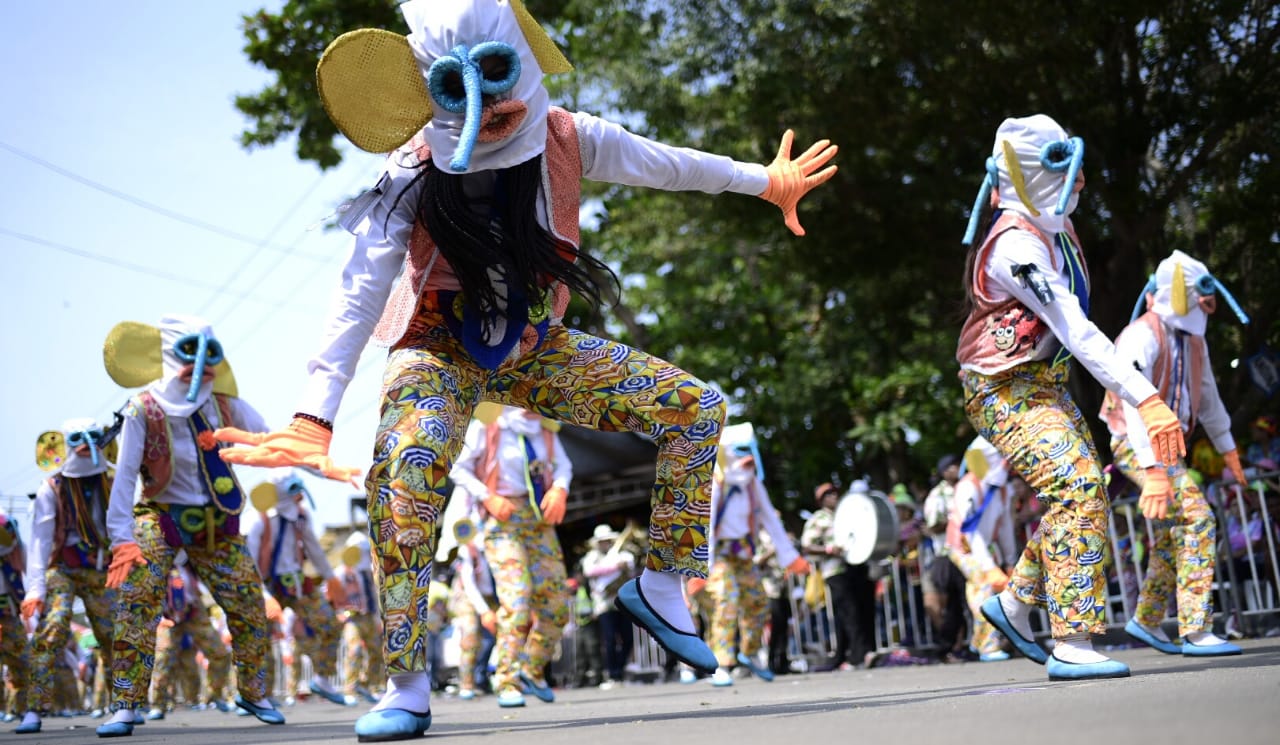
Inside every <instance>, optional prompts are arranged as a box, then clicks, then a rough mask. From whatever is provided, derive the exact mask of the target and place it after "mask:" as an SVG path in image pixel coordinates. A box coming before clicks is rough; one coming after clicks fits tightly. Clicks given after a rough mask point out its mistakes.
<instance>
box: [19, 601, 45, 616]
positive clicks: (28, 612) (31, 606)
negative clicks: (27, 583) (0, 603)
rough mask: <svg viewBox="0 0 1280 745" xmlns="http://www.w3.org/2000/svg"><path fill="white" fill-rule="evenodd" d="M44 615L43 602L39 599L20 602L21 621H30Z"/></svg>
mask: <svg viewBox="0 0 1280 745" xmlns="http://www.w3.org/2000/svg"><path fill="white" fill-rule="evenodd" d="M43 614H44V601H43V600H41V599H40V598H27V599H26V600H23V601H22V620H24V621H30V620H31V619H32V618H33V617H35V616H39V615H43Z"/></svg>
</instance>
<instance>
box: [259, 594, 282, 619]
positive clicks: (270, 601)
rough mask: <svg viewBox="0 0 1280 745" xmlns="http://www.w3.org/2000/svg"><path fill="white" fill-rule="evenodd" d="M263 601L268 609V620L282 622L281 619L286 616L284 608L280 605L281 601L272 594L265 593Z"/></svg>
mask: <svg viewBox="0 0 1280 745" xmlns="http://www.w3.org/2000/svg"><path fill="white" fill-rule="evenodd" d="M262 602H263V604H264V605H265V606H266V609H267V620H268V621H270V622H271V623H280V619H281V618H283V617H284V608H281V607H280V601H279V600H276V599H275V598H274V597H272V596H270V595H264V596H263V597H262Z"/></svg>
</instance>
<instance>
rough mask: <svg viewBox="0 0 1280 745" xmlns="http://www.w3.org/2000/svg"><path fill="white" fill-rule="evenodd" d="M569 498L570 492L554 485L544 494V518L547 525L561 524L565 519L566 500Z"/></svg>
mask: <svg viewBox="0 0 1280 745" xmlns="http://www.w3.org/2000/svg"><path fill="white" fill-rule="evenodd" d="M568 500H569V492H567V491H565V490H564V489H563V488H562V487H559V486H553V487H551V488H550V489H548V490H547V493H546V494H543V495H542V520H543V522H545V523H546V524H547V525H559V524H560V521H561V520H564V510H565V502H567V501H568Z"/></svg>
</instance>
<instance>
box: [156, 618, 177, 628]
mask: <svg viewBox="0 0 1280 745" xmlns="http://www.w3.org/2000/svg"><path fill="white" fill-rule="evenodd" d="M173 626H174V623H173V619H172V618H165V617H164V616H160V626H159V628H162V629H171V628H173Z"/></svg>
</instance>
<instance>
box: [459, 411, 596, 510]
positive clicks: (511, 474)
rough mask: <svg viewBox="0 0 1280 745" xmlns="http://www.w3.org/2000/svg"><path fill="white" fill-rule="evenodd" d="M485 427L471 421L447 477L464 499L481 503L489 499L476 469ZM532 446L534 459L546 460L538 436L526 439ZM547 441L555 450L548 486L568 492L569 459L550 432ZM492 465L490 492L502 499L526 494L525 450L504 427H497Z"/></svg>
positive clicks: (478, 464) (571, 477)
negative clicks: (494, 475)
mask: <svg viewBox="0 0 1280 745" xmlns="http://www.w3.org/2000/svg"><path fill="white" fill-rule="evenodd" d="M485 429H486V428H485V425H484V424H481V423H480V422H478V421H474V420H473V421H472V422H471V425H470V426H468V427H467V435H466V439H465V441H464V442H463V445H462V452H461V453H459V454H458V459H457V460H456V461H454V464H453V470H452V471H450V472H449V478H451V479H453V482H454V483H455V484H457V485H458V486H460V487H462V489H463V490H464V491H466V492H467V494H468V496H470V497H471V499H472V500H473V501H474V500H482V499H484V498H485V497H487V496H489V487H488V486H487V485H485V483H484V481H483V480H481V478H480V474H477V472H476V469H477V468H479V467H480V465H481V458H482V456H484V454H485V447H486V442H485V441H486V439H487V438H486V434H485ZM528 441H529V443H530V444H531V445H533V452H534V455H535V456H536V459H537V460H540V461H543V462H544V463H545V462H547V461H548V458H547V445H546V442H544V440H543V436H542V433H540V432H539V433H538V434H535V435H533V436H531V437H529V438H528ZM551 442H552V445H553V447H554V448H555V451H556V452H555V459H554V460H553V461H552V462H551V472H552V482H551V486H552V487H556V486H558V487H560V488H561V489H564V490H566V491H568V489H569V482H570V481H572V480H573V463H571V462H570V461H569V456H568V455H567V454H566V453H565V451H564V444H563V443H562V442H560V435H559V434H558V433H553V434H552V436H551ZM497 449H498V452H497V459H496V465H497V468H498V483H497V484H496V485H495V487H494V491H495V492H496V493H497V494H498V495H499V496H503V497H519V496H522V495H525V494H528V493H529V490H528V488H526V485H525V449H524V446H523V445H522V444H520V436H519V435H518V434H516V433H515V432H513V431H512V430H509V429H506V428H505V427H503V428H500V430H499V433H498V446H497Z"/></svg>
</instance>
